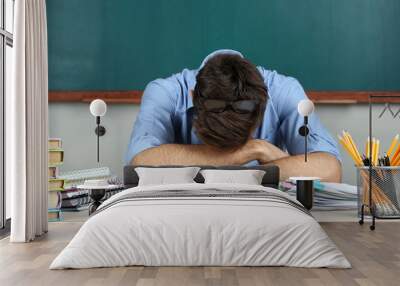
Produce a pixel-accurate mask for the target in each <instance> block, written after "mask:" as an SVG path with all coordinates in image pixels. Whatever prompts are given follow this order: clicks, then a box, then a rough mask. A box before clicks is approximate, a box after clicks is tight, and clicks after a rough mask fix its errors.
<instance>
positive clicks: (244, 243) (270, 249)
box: [50, 183, 350, 269]
mask: <svg viewBox="0 0 400 286" xmlns="http://www.w3.org/2000/svg"><path fill="white" fill-rule="evenodd" d="M168 190H182V191H185V190H187V191H198V192H203V193H206V192H207V190H214V192H215V190H218V191H239V190H254V191H257V190H258V191H260V190H261V191H265V192H267V193H268V194H270V195H274V196H279V197H283V198H285V199H289V200H291V201H293V202H296V203H297V204H299V203H298V202H297V201H295V200H294V199H292V198H290V197H289V196H287V195H286V194H284V193H282V192H281V191H278V190H275V189H272V188H266V187H262V186H254V185H239V184H195V183H193V184H179V185H165V186H142V187H135V188H131V189H128V190H125V191H123V192H121V193H119V194H117V195H114V196H113V197H111V198H110V199H108V200H107V201H106V202H104V203H103V204H102V205H101V206H100V208H99V212H98V213H97V214H95V215H93V216H92V217H91V218H89V219H88V220H87V221H86V222H85V224H84V225H83V226H82V227H81V229H80V230H79V232H78V233H77V234H76V235H75V237H74V238H73V239H72V241H71V242H70V243H69V244H68V246H67V247H65V249H64V250H63V251H62V252H61V253H60V254H59V255H58V256H57V257H56V259H55V260H54V261H53V262H52V264H51V265H50V269H63V268H91V267H113V266H127V265H145V266H194V265H198V266H200V265H202V266H205V265H214V266H242V265H243V266H244V265H247V266H294V267H333V268H349V267H350V263H349V262H348V261H347V259H346V258H345V257H344V255H343V254H342V253H341V251H340V250H338V249H337V247H336V246H335V244H334V243H333V242H332V241H331V240H330V238H329V237H328V236H327V234H326V233H325V232H324V230H323V229H322V228H321V227H320V225H319V224H318V223H317V222H316V221H315V219H314V218H313V217H312V216H310V215H309V214H307V213H306V212H303V211H301V210H300V209H299V208H297V207H294V206H293V205H290V204H286V203H282V202H280V201H278V200H277V201H275V200H274V199H272V200H265V199H262V198H251V197H249V198H246V197H240V198H238V197H235V196H233V197H187V196H186V197H172V198H149V199H145V198H142V199H133V200H121V198H128V197H129V196H130V195H132V194H133V195H137V194H138V193H137V192H146V191H153V192H154V191H160V192H164V191H168ZM140 194H144V193H140Z"/></svg>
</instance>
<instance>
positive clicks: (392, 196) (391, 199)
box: [357, 95, 400, 230]
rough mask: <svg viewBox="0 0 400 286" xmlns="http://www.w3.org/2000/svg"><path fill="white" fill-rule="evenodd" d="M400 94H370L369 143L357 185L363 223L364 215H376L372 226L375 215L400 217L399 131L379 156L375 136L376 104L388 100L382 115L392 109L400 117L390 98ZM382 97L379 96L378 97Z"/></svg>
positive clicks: (392, 112)
mask: <svg viewBox="0 0 400 286" xmlns="http://www.w3.org/2000/svg"><path fill="white" fill-rule="evenodd" d="M394 98H398V99H400V95H370V96H369V138H368V140H367V144H366V156H364V157H363V158H362V164H361V165H359V166H358V168H357V188H358V198H359V214H360V221H359V223H360V224H363V223H364V215H365V214H368V215H370V216H372V224H371V225H370V229H371V230H374V229H375V219H376V218H378V219H398V218H400V145H399V146H397V148H395V147H396V145H397V142H398V140H399V135H396V136H395V137H394V138H393V140H392V142H391V144H390V147H389V149H388V150H387V152H386V153H385V155H384V156H383V157H382V158H379V146H380V141H379V140H377V139H374V137H373V118H372V117H373V112H372V105H373V104H374V101H375V103H376V102H379V103H381V102H382V99H383V100H385V101H389V102H386V103H385V107H384V109H383V110H382V111H381V112H380V114H379V116H378V119H379V118H381V117H382V116H383V115H384V114H385V113H389V114H390V116H392V117H393V119H396V118H397V117H398V114H399V113H400V109H399V110H398V111H393V109H392V106H391V104H390V99H394ZM377 99H378V100H377Z"/></svg>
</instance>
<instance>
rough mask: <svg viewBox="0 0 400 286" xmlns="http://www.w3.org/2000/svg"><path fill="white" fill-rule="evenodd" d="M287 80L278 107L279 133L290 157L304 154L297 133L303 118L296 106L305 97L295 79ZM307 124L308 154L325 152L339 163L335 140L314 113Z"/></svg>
mask: <svg viewBox="0 0 400 286" xmlns="http://www.w3.org/2000/svg"><path fill="white" fill-rule="evenodd" d="M287 80H288V82H287V84H285V85H284V86H285V87H284V88H282V90H281V94H280V101H279V102H280V104H279V105H280V106H279V107H278V110H279V112H278V114H279V118H280V122H281V124H280V132H281V134H282V137H283V139H284V142H285V145H286V148H287V150H288V152H289V153H290V154H291V155H298V154H304V145H305V140H304V137H303V136H301V135H300V134H299V131H298V130H299V128H300V127H301V126H302V125H303V124H304V118H303V117H302V116H301V115H300V114H299V113H298V111H297V105H298V103H299V102H300V100H302V99H306V98H307V95H306V94H305V92H304V90H303V88H302V86H301V85H300V83H299V82H298V81H297V80H296V79H294V78H288V79H287ZM308 124H309V125H308V127H309V130H310V133H309V136H308V142H307V143H308V147H307V150H308V152H310V153H313V152H326V153H329V154H331V155H333V156H335V157H336V158H337V159H338V160H339V161H341V158H340V153H339V150H338V146H337V144H336V142H335V140H334V139H333V138H332V136H331V135H330V134H329V132H328V131H327V130H326V129H325V128H324V126H323V125H322V123H321V122H320V120H319V118H318V116H317V115H316V114H315V112H314V113H313V114H311V116H309V118H308Z"/></svg>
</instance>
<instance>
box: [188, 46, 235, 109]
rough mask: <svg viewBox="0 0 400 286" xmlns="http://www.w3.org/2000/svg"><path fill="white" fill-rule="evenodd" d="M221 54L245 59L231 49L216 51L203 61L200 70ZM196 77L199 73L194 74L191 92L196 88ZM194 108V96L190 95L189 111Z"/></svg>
mask: <svg viewBox="0 0 400 286" xmlns="http://www.w3.org/2000/svg"><path fill="white" fill-rule="evenodd" d="M221 54H225V55H227V54H228V55H229V54H230V55H238V56H241V57H242V58H243V55H242V54H241V53H240V52H238V51H234V50H229V49H223V50H216V51H214V52H212V53H211V54H209V55H208V56H207V57H205V59H204V60H203V61H202V63H201V65H200V67H199V70H200V69H202V68H203V67H204V65H205V64H206V62H207V61H208V60H209V59H211V58H212V57H214V56H216V55H221ZM196 75H197V71H196V72H195V74H194V76H193V77H194V78H193V81H192V82H191V83H190V85H189V90H194V87H195V85H196ZM192 108H193V98H192V96H191V95H190V94H189V98H188V105H187V109H186V110H187V111H188V110H189V109H192Z"/></svg>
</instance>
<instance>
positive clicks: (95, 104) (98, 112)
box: [90, 99, 107, 162]
mask: <svg viewBox="0 0 400 286" xmlns="http://www.w3.org/2000/svg"><path fill="white" fill-rule="evenodd" d="M106 112H107V104H106V103H105V102H104V100H101V99H95V100H93V101H92V102H91V103H90V113H91V114H92V115H93V116H94V117H96V124H97V126H96V129H95V130H94V132H95V133H96V135H97V162H100V136H103V135H104V134H106V128H104V126H101V125H100V117H102V116H104V115H105V114H106Z"/></svg>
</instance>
